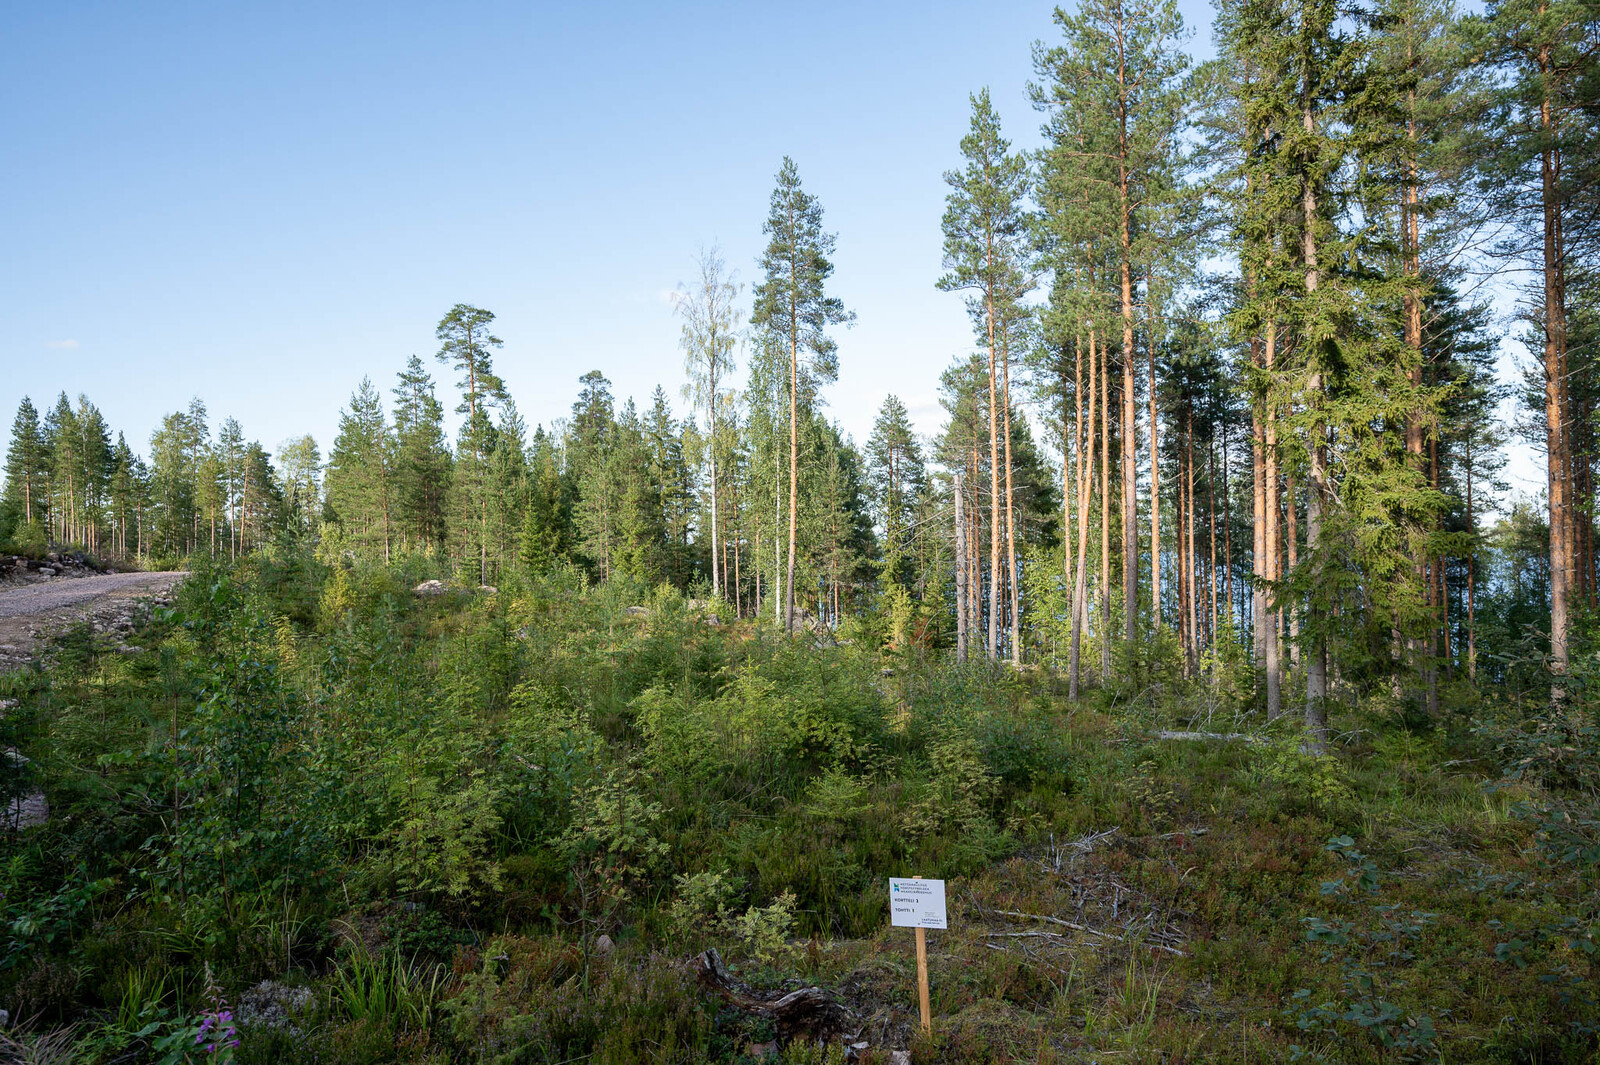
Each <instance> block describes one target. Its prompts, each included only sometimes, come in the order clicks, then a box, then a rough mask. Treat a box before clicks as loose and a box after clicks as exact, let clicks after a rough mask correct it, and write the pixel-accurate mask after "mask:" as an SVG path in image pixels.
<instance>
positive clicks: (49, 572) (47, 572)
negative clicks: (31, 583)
mask: <svg viewBox="0 0 1600 1065" xmlns="http://www.w3.org/2000/svg"><path fill="white" fill-rule="evenodd" d="M55 575H56V571H55V570H54V569H51V568H50V567H49V566H40V567H39V576H41V577H54V576H55Z"/></svg>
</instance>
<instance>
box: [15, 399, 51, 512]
mask: <svg viewBox="0 0 1600 1065" xmlns="http://www.w3.org/2000/svg"><path fill="white" fill-rule="evenodd" d="M49 471H50V453H49V450H48V444H47V442H46V440H45V436H44V430H43V428H42V427H41V426H40V424H39V412H38V411H37V410H36V409H35V408H34V406H33V401H32V400H30V399H29V398H28V397H27V396H23V397H22V402H21V403H20V404H18V405H17V416H16V417H15V418H14V419H13V420H12V422H11V443H10V444H9V445H8V446H7V448H6V486H5V498H6V502H7V503H9V504H11V505H12V506H14V507H15V508H16V512H17V515H18V519H19V524H22V525H30V524H34V523H39V524H44V523H45V522H47V521H48V520H49V497H48V494H47V490H46V484H47V482H48V480H49V476H50V474H49Z"/></svg>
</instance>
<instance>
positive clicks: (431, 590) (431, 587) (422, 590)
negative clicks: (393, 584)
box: [411, 581, 450, 596]
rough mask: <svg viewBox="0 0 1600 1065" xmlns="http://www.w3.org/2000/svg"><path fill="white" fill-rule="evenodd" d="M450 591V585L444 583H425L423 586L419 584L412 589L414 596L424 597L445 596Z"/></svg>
mask: <svg viewBox="0 0 1600 1065" xmlns="http://www.w3.org/2000/svg"><path fill="white" fill-rule="evenodd" d="M449 590H450V586H449V585H448V584H446V583H445V582H444V581H423V582H422V583H421V584H419V585H417V586H416V587H415V588H413V589H411V594H413V595H424V596H434V595H443V594H444V593H446V592H448V591H449Z"/></svg>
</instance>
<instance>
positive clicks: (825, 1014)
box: [695, 947, 859, 1043]
mask: <svg viewBox="0 0 1600 1065" xmlns="http://www.w3.org/2000/svg"><path fill="white" fill-rule="evenodd" d="M695 969H696V971H697V974H698V976H699V979H700V982H701V983H702V984H704V985H705V986H706V987H707V988H709V989H711V990H712V991H715V992H716V993H717V994H718V995H720V996H722V999H723V1001H725V1002H727V1003H728V1004H729V1005H730V1006H733V1007H734V1008H735V1009H738V1010H741V1011H743V1012H745V1013H749V1014H752V1015H753V1016H757V1017H764V1018H766V1019H768V1020H770V1021H772V1022H773V1023H774V1024H775V1025H776V1026H777V1028H778V1042H780V1043H788V1042H789V1041H790V1040H793V1039H803V1040H805V1041H806V1042H821V1043H833V1042H838V1041H840V1040H847V1039H849V1038H850V1037H852V1036H854V1035H855V1034H856V1031H857V1028H858V1027H859V1026H858V1025H856V1023H855V1017H854V1015H853V1014H851V1012H850V1011H849V1010H848V1009H846V1008H845V1006H844V1004H843V1003H841V1002H840V1001H839V1000H838V999H836V998H834V997H833V995H832V994H831V993H829V992H827V991H824V990H823V989H822V988H820V987H803V988H801V989H800V990H798V991H791V992H789V993H788V994H786V995H782V996H780V997H778V998H773V999H769V998H766V997H764V996H762V995H761V994H759V993H758V992H756V991H755V990H754V989H752V988H751V987H750V986H749V985H748V984H746V983H744V982H743V981H742V980H739V979H738V978H736V977H735V976H734V975H733V974H732V973H730V972H729V971H728V967H727V966H726V965H724V964H723V962H722V955H720V954H718V953H717V950H716V948H715V947H713V948H711V949H710V950H708V951H705V952H704V953H703V954H701V955H700V956H699V957H697V958H696V959H695Z"/></svg>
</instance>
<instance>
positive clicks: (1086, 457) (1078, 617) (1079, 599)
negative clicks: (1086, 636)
mask: <svg viewBox="0 0 1600 1065" xmlns="http://www.w3.org/2000/svg"><path fill="white" fill-rule="evenodd" d="M1077 364H1078V369H1077V376H1078V386H1079V387H1078V403H1077V408H1078V427H1077V431H1076V432H1075V433H1074V434H1073V435H1074V436H1075V437H1076V438H1077V440H1078V575H1077V580H1076V582H1075V583H1074V584H1073V588H1072V667H1071V673H1070V676H1069V679H1068V685H1067V686H1068V695H1069V696H1070V697H1071V698H1073V699H1076V698H1077V697H1078V685H1079V678H1080V676H1081V670H1080V661H1081V658H1080V654H1079V651H1080V649H1081V647H1082V645H1083V627H1084V622H1085V621H1086V620H1087V618H1088V612H1089V611H1088V600H1089V490H1090V487H1091V485H1092V484H1093V481H1094V405H1095V379H1096V373H1095V350H1094V329H1093V328H1090V330H1089V416H1088V418H1087V419H1085V418H1084V411H1083V388H1082V386H1083V352H1082V349H1081V348H1080V349H1079V352H1078V356H1077Z"/></svg>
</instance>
